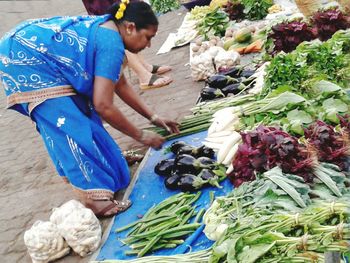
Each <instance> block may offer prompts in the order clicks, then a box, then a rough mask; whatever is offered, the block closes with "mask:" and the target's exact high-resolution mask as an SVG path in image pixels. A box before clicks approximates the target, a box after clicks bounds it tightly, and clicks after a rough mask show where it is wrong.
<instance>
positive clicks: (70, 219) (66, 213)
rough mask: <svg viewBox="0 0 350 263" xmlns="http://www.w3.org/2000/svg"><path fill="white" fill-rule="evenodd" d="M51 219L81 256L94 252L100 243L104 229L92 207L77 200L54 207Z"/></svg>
mask: <svg viewBox="0 0 350 263" xmlns="http://www.w3.org/2000/svg"><path fill="white" fill-rule="evenodd" d="M50 221H51V222H52V223H54V224H56V225H57V229H58V231H59V232H60V234H61V235H62V236H63V237H64V238H65V240H66V241H67V243H68V245H69V246H70V247H71V248H72V249H73V250H74V251H75V252H76V253H77V254H79V255H80V256H82V257H85V256H86V255H88V254H90V253H92V252H94V251H96V250H97V248H98V247H99V245H100V242H101V235H102V229H101V225H100V222H99V220H98V219H97V218H96V216H95V214H94V213H93V212H92V210H91V209H88V208H85V207H84V206H83V205H82V204H81V203H79V202H78V201H76V200H71V201H68V202H67V203H65V204H63V205H62V206H61V207H59V208H56V209H54V211H53V213H52V215H51V217H50Z"/></svg>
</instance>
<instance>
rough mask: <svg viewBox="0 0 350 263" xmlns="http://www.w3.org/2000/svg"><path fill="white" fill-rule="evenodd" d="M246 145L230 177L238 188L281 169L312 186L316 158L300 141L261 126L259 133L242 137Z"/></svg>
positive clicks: (235, 162)
mask: <svg viewBox="0 0 350 263" xmlns="http://www.w3.org/2000/svg"><path fill="white" fill-rule="evenodd" d="M241 135H242V141H243V142H242V144H241V145H240V146H239V148H238V151H237V154H236V158H235V159H234V160H233V163H232V165H233V168H234V169H233V171H232V172H231V173H230V174H229V175H228V177H229V179H230V180H231V182H232V183H233V184H234V185H235V186H236V187H237V186H239V185H240V184H242V183H243V182H246V181H253V180H255V173H262V172H265V171H268V170H270V169H272V168H273V167H275V166H279V167H280V168H281V169H282V171H283V172H285V173H292V174H296V175H299V176H301V177H302V178H303V179H304V181H305V182H312V178H313V175H312V167H313V166H314V165H315V158H313V157H314V154H313V153H312V152H311V151H309V150H308V149H307V147H306V146H305V145H302V144H300V143H299V142H298V139H297V138H296V137H293V136H291V135H289V134H288V133H286V132H284V131H282V130H280V129H277V128H274V127H265V126H259V127H258V128H257V129H256V130H255V131H252V132H247V133H241Z"/></svg>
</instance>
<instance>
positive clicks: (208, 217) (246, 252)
mask: <svg viewBox="0 0 350 263" xmlns="http://www.w3.org/2000/svg"><path fill="white" fill-rule="evenodd" d="M335 180H338V181H339V178H338V179H335ZM342 180H343V181H344V180H345V177H344V175H342ZM324 186H325V185H324V184H323V183H321V182H318V183H316V184H315V185H313V186H312V187H311V188H310V187H309V186H308V185H305V184H304V183H303V182H302V181H301V180H300V178H298V177H296V176H293V175H287V174H283V173H281V170H280V169H279V168H274V169H272V170H270V171H269V172H266V173H265V174H264V175H263V176H262V177H261V178H260V179H259V180H256V181H254V182H250V183H244V184H242V185H241V186H240V187H238V188H236V189H235V190H234V191H233V192H232V193H231V194H230V195H229V196H226V197H219V198H217V199H216V200H215V201H214V203H213V204H212V206H211V207H210V208H209V210H208V211H207V212H206V213H205V215H204V219H203V221H204V223H205V224H206V227H205V229H204V232H205V233H206V235H207V236H208V237H209V238H211V239H213V240H217V242H216V243H215V244H214V246H213V253H212V256H211V258H210V260H209V262H213V263H214V262H232V263H233V262H234V263H238V262H244V263H246V262H266V263H267V262H271V263H272V262H323V261H322V259H323V255H322V254H321V253H323V252H325V251H340V252H347V251H348V249H349V243H348V242H347V241H345V240H348V239H349V234H350V230H349V222H350V219H349V216H350V205H349V200H350V199H349V198H350V195H349V190H348V188H346V187H344V186H342V192H343V196H342V197H341V198H338V197H336V196H335V195H334V194H333V193H332V192H331V191H329V189H328V190H327V187H324ZM338 186H339V187H340V184H338ZM311 196H313V199H311V198H310V197H311ZM315 196H317V198H316V199H315V198H314V197H315ZM322 199H323V200H327V201H323V200H322ZM332 200H333V201H332ZM313 260H314V261H313Z"/></svg>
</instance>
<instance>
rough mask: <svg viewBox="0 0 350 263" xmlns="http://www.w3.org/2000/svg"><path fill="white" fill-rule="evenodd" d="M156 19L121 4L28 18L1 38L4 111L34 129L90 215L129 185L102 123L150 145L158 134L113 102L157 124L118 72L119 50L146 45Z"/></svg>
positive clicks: (107, 207) (107, 210)
mask: <svg viewBox="0 0 350 263" xmlns="http://www.w3.org/2000/svg"><path fill="white" fill-rule="evenodd" d="M157 29H158V21H157V18H156V16H155V15H154V13H153V11H152V10H151V8H150V6H149V5H148V4H146V3H143V2H133V3H129V2H128V0H122V2H121V3H120V4H115V5H114V6H113V7H112V8H111V12H110V14H109V15H104V16H77V17H53V18H45V19H36V20H28V21H25V22H24V23H22V24H20V25H18V26H17V27H16V28H14V29H13V30H11V31H10V32H8V33H6V34H5V36H4V37H2V38H1V39H0V78H1V82H2V86H3V87H4V90H5V93H6V96H7V107H8V108H10V109H14V110H16V111H18V112H20V113H22V114H24V115H27V116H29V117H30V118H31V119H32V120H33V121H34V122H35V124H36V128H37V131H38V132H39V133H40V135H41V136H42V138H43V140H44V142H45V145H46V148H47V150H48V152H49V155H50V157H51V159H52V161H53V163H54V165H55V167H56V170H57V172H58V174H59V175H60V176H62V177H63V178H64V179H65V180H66V181H68V182H69V183H70V184H71V185H72V186H73V189H74V190H75V192H76V193H78V196H79V198H80V199H81V201H82V202H83V203H84V204H85V205H86V206H87V207H89V208H91V209H92V210H93V211H94V213H95V214H96V215H97V216H111V215H114V214H117V213H118V212H120V211H123V210H125V209H126V208H127V207H129V205H130V202H119V201H116V200H114V199H113V196H114V193H115V192H116V191H118V190H120V189H122V188H125V187H126V186H127V185H128V184H129V171H128V166H127V164H126V161H125V159H124V157H123V155H122V153H121V151H120V149H119V147H118V146H117V144H116V143H115V142H114V140H113V139H112V137H111V136H110V135H109V134H108V132H107V131H106V130H105V129H104V127H103V125H102V120H101V118H102V119H103V120H105V121H106V122H108V123H109V124H110V125H111V126H112V127H114V128H116V129H118V130H119V131H121V132H123V133H124V134H126V135H128V136H130V137H132V138H134V139H135V140H138V141H140V142H142V143H143V144H145V145H148V146H150V147H154V148H160V147H161V145H162V143H163V142H164V138H162V137H161V136H159V135H157V134H155V133H151V132H145V131H142V130H140V129H139V128H137V127H136V126H135V125H134V124H133V123H131V122H130V121H128V120H127V119H126V118H125V116H124V115H123V114H122V112H121V111H120V110H119V109H118V108H117V107H116V106H115V105H113V95H114V93H116V94H117V95H118V96H119V97H120V98H121V99H122V100H124V101H125V102H126V103H127V104H128V105H129V106H131V107H132V108H133V109H135V110H136V111H137V112H138V113H139V114H141V115H143V116H144V117H145V118H148V119H149V120H151V122H153V123H154V124H155V125H157V126H162V127H166V128H170V130H171V131H172V132H178V128H177V123H176V122H174V121H172V120H167V119H163V118H159V117H158V116H157V115H156V114H154V113H153V112H152V111H151V110H150V109H149V108H148V107H147V106H146V105H145V104H144V103H143V102H142V100H141V98H140V97H139V96H138V95H137V93H136V92H134V90H133V89H132V88H131V87H130V86H129V85H128V83H127V81H126V79H125V77H124V76H123V74H122V65H123V61H124V53H125V50H129V51H131V52H133V53H138V52H139V51H141V50H142V49H144V48H145V47H147V46H150V41H151V39H152V37H153V36H154V35H155V34H156V32H157Z"/></svg>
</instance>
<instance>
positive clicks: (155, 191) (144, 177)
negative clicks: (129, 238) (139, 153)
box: [96, 131, 232, 260]
mask: <svg viewBox="0 0 350 263" xmlns="http://www.w3.org/2000/svg"><path fill="white" fill-rule="evenodd" d="M206 136H207V132H206V131H205V132H200V133H196V134H192V135H188V136H185V137H182V138H180V139H175V140H173V141H168V142H167V143H165V145H164V147H163V149H162V150H159V151H155V150H151V151H150V153H149V155H148V158H147V159H145V161H144V163H143V164H144V165H143V167H142V169H141V170H140V171H139V174H138V179H137V181H136V183H135V186H134V187H133V189H132V192H131V194H130V197H129V199H130V200H131V201H132V202H133V205H132V206H131V207H130V208H129V209H128V210H127V211H125V212H124V213H121V214H119V215H117V216H116V217H115V220H114V224H113V226H112V228H111V231H110V233H109V236H108V238H107V240H106V242H105V243H104V245H103V246H102V248H101V250H100V253H99V255H98V257H97V258H96V259H97V260H105V259H132V258H135V256H127V255H125V251H128V250H131V249H130V248H129V247H128V246H127V245H124V244H123V243H122V242H121V241H120V240H121V239H123V238H125V237H126V234H127V233H128V231H130V229H129V230H126V231H123V232H120V233H116V232H115V230H116V229H118V228H120V227H122V226H125V225H127V224H129V223H131V222H134V221H136V220H138V219H139V218H140V217H141V216H142V215H144V214H145V213H146V212H147V210H148V209H150V208H151V207H152V206H153V205H156V204H158V203H160V202H161V201H163V200H164V199H166V198H168V197H170V196H171V195H174V194H176V193H178V191H173V190H168V189H167V188H166V187H165V185H164V177H161V176H159V175H157V174H155V173H154V167H155V165H156V164H157V163H158V162H159V161H161V160H163V159H167V158H172V157H174V155H173V154H172V153H165V151H164V149H165V148H166V147H168V146H169V145H170V144H171V143H172V142H174V141H177V140H181V141H185V142H187V143H188V144H190V145H193V146H200V145H201V144H202V141H204V138H205V137H206ZM221 185H222V186H223V187H222V188H216V187H206V188H204V189H201V191H202V195H201V197H200V198H199V199H198V200H197V202H196V203H195V204H196V205H197V210H200V209H201V208H203V207H204V208H208V207H209V203H210V198H209V193H210V192H211V191H214V193H215V196H222V195H227V194H228V193H230V192H231V191H232V185H231V183H230V182H229V181H228V179H226V180H224V181H223V182H221ZM202 230H203V227H200V228H199V229H198V230H197V231H196V232H195V233H193V234H192V235H191V236H189V237H188V238H187V239H186V240H185V243H184V244H182V245H180V246H178V247H177V248H175V249H162V250H159V251H156V252H155V253H154V254H153V255H174V254H184V253H185V252H188V251H189V250H190V251H199V250H203V249H206V248H208V247H210V246H211V245H212V244H213V242H212V241H210V240H208V239H207V238H206V236H205V235H204V233H203V232H202Z"/></svg>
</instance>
